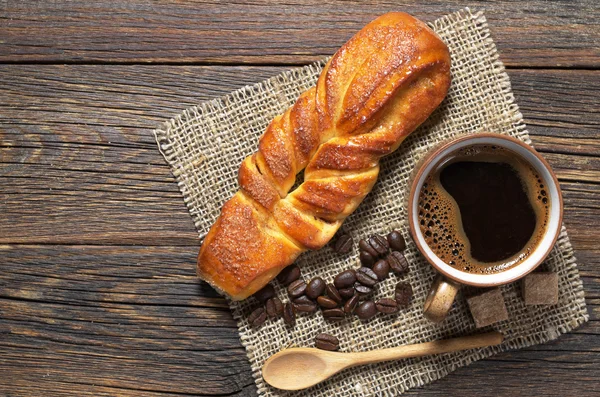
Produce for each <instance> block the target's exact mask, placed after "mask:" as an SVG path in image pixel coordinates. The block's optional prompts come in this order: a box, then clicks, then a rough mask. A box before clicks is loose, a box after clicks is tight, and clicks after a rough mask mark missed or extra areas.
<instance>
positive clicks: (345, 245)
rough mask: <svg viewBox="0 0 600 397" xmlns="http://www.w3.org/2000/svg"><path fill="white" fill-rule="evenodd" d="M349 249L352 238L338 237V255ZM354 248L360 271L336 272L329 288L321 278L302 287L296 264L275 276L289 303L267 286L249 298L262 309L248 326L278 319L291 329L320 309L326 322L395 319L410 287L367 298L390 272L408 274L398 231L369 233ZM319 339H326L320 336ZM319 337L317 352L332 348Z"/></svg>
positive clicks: (407, 300) (406, 301)
mask: <svg viewBox="0 0 600 397" xmlns="http://www.w3.org/2000/svg"><path fill="white" fill-rule="evenodd" d="M352 244H353V242H352V237H350V236H349V235H348V234H347V233H344V232H342V233H341V234H340V236H339V237H338V238H337V239H336V241H335V242H334V244H333V249H334V250H335V251H336V252H338V253H340V254H347V253H348V252H350V251H351V250H352ZM359 248H360V253H359V257H360V261H361V264H362V267H360V268H359V269H348V270H344V271H342V272H340V273H339V274H337V275H336V276H335V277H334V279H333V283H329V284H328V283H326V282H325V280H323V279H322V278H321V277H315V278H313V279H312V280H309V281H308V282H307V281H306V280H305V279H304V278H303V277H302V273H301V271H300V268H299V267H298V266H297V265H290V266H288V267H286V268H285V269H284V270H283V271H281V272H280V273H279V275H278V276H277V281H279V283H280V284H281V285H283V286H285V287H286V288H287V293H288V296H289V302H286V303H283V302H281V300H280V299H279V298H277V296H276V294H275V289H274V288H273V286H272V285H270V284H268V285H267V286H265V287H264V288H263V289H261V290H260V291H258V292H256V293H255V294H254V297H255V298H256V299H257V300H258V301H259V302H260V303H261V304H262V305H263V306H260V307H258V308H257V309H255V310H254V311H253V312H252V313H251V314H250V316H249V317H248V321H249V323H250V325H251V326H253V327H259V326H261V325H262V324H264V322H265V321H266V320H267V317H268V318H271V319H277V318H279V317H281V316H283V319H284V322H285V323H286V325H288V326H290V327H293V326H294V324H295V323H296V314H297V313H298V312H304V313H309V314H311V313H315V312H316V311H317V310H318V309H319V308H320V309H321V312H322V314H323V317H324V318H325V319H326V320H328V321H331V322H338V321H341V320H343V319H344V318H345V317H346V316H347V315H351V314H354V315H356V316H357V317H358V318H359V319H361V320H363V321H367V320H370V319H371V318H373V317H375V315H377V313H382V314H384V315H386V314H394V313H397V312H398V311H399V310H400V309H402V308H406V307H408V306H409V304H410V302H411V299H412V287H411V286H410V284H409V283H407V282H400V283H398V285H397V286H396V289H395V293H394V296H392V297H390V298H382V299H379V300H376V301H375V300H374V299H373V298H372V297H371V295H372V293H373V291H374V290H375V288H376V285H377V284H378V283H379V282H381V281H383V280H385V279H387V278H388V277H389V274H390V272H393V273H394V274H396V275H397V276H399V277H403V276H404V275H406V273H407V272H408V270H409V266H408V261H407V260H406V257H405V256H404V254H402V252H401V251H403V250H404V249H405V248H406V242H405V241H404V238H403V237H402V234H400V232H398V231H397V230H394V231H392V232H391V233H389V234H388V235H387V236H386V237H383V236H381V235H379V234H373V235H372V236H370V237H368V238H366V239H362V240H360V242H359ZM322 335H326V334H321V335H319V337H321V336H322ZM329 336H330V335H329ZM323 338H324V337H323ZM323 338H321V341H320V342H319V343H317V347H318V346H319V344H320V345H322V346H325V345H327V346H331V345H332V344H331V339H330V340H325V339H323ZM332 338H334V337H332ZM334 339H335V338H334ZM336 341H337V339H336ZM336 346H337V345H336ZM336 349H337V347H336ZM328 350H330V349H328Z"/></svg>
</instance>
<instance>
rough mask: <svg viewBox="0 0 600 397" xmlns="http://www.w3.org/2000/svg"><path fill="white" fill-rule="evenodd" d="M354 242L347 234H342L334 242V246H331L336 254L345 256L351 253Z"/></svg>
mask: <svg viewBox="0 0 600 397" xmlns="http://www.w3.org/2000/svg"><path fill="white" fill-rule="evenodd" d="M353 244H354V241H352V236H350V235H349V234H342V235H341V236H340V237H338V239H337V240H336V241H335V245H334V246H333V250H334V251H335V252H337V253H338V254H347V253H349V252H350V251H352V245H353Z"/></svg>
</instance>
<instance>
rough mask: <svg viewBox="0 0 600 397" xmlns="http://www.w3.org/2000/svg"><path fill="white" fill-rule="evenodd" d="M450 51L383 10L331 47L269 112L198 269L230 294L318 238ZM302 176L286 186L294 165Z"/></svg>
mask: <svg viewBox="0 0 600 397" xmlns="http://www.w3.org/2000/svg"><path fill="white" fill-rule="evenodd" d="M449 86H450V55H449V52H448V48H447V47H446V45H445V44H444V42H442V40H441V39H440V38H439V37H438V36H437V35H436V34H435V33H434V32H433V31H432V30H431V29H429V28H428V27H427V26H426V25H425V24H424V23H423V22H421V21H419V20H417V19H416V18H414V17H412V16H410V15H408V14H405V13H398V12H392V13H388V14H385V15H382V16H380V17H379V18H377V19H375V20H374V21H373V22H371V23H369V24H368V25H367V26H365V27H364V28H363V29H362V30H360V31H359V32H358V33H357V34H356V35H355V36H354V37H352V38H351V39H350V40H349V41H348V42H347V43H346V44H344V46H342V48H340V49H339V50H338V51H337V52H336V53H335V55H334V56H333V57H332V58H331V60H330V61H329V62H328V63H327V65H326V66H325V68H324V69H323V71H322V73H321V75H320V77H319V80H318V82H317V86H316V87H313V88H311V89H309V90H308V91H306V92H305V93H303V94H302V95H300V97H299V98H298V100H297V101H296V103H295V104H294V105H293V106H292V107H290V108H289V109H287V110H286V111H285V113H283V114H282V115H280V116H277V117H275V119H274V120H273V121H272V122H271V124H270V125H269V126H268V128H267V130H266V131H265V133H264V135H263V136H262V137H261V138H260V141H259V144H258V151H257V152H256V153H254V154H252V155H251V156H248V157H247V158H246V159H245V160H244V161H243V163H242V165H241V167H240V170H239V184H240V188H241V189H240V190H239V191H238V192H237V193H236V194H235V195H234V196H233V197H232V198H231V199H230V200H229V201H227V202H226V203H225V205H224V206H223V209H222V212H221V215H220V216H219V218H218V219H217V221H216V222H215V224H214V225H213V226H212V228H211V229H210V231H209V232H208V234H207V235H206V238H205V239H204V243H203V244H202V247H201V249H200V254H199V256H198V275H199V276H200V277H201V278H202V279H203V280H205V281H207V282H208V283H210V284H211V285H212V286H213V287H215V288H216V289H217V290H219V291H220V292H222V293H226V294H227V295H229V296H230V297H231V298H232V299H234V300H241V299H244V298H246V297H248V296H250V295H252V294H253V293H254V292H256V291H258V290H259V289H260V288H262V287H263V286H264V285H266V284H267V283H268V282H269V281H271V280H272V279H273V278H274V277H275V276H276V275H277V274H278V273H279V272H280V271H281V270H282V269H283V268H284V267H286V266H288V265H289V264H291V263H292V262H293V261H294V260H295V259H296V258H297V257H298V255H300V254H301V253H302V252H304V251H306V250H309V249H311V250H315V249H319V248H321V247H323V246H324V245H325V244H327V242H329V240H330V239H331V238H332V237H333V235H334V234H335V232H336V231H337V230H338V229H339V227H340V226H341V225H342V222H343V221H344V219H346V217H347V216H348V215H350V214H351V213H352V212H353V211H354V210H355V209H356V207H358V205H359V204H360V203H361V202H362V200H363V199H364V198H365V196H366V195H367V194H368V193H369V192H370V191H371V189H372V188H373V185H374V183H375V181H376V180H377V175H378V174H379V159H380V158H381V157H382V156H385V155H387V154H390V153H391V152H393V151H394V150H396V148H397V147H398V146H399V145H400V143H401V142H402V141H403V140H404V138H405V137H406V136H407V135H408V134H410V133H411V132H412V131H413V130H414V129H415V128H417V126H418V125H419V124H421V123H422V122H423V121H424V120H425V119H426V118H427V117H428V116H429V115H430V114H431V112H432V111H433V110H434V109H435V108H436V107H437V106H438V105H439V104H440V102H442V100H443V99H444V97H445V96H446V92H447V91H448V87H449ZM302 170H304V182H303V183H302V184H301V185H300V186H299V187H298V188H296V189H294V190H293V191H292V192H290V189H291V188H292V186H293V185H294V183H295V181H296V175H297V174H298V173H300V172H301V171H302Z"/></svg>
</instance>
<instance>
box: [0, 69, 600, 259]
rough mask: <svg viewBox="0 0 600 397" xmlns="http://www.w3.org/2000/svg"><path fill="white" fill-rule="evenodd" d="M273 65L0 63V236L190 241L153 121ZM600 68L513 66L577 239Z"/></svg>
mask: <svg viewBox="0 0 600 397" xmlns="http://www.w3.org/2000/svg"><path fill="white" fill-rule="evenodd" d="M281 70H282V68H273V67H172V66H80V65H77V66H73V65H71V66H43V67H40V66H6V65H4V66H0V83H1V84H2V85H3V87H4V93H5V95H4V96H3V98H2V100H1V101H0V153H1V160H0V167H1V168H0V169H1V171H2V172H1V173H0V177H1V178H2V190H1V191H0V194H1V195H2V198H3V201H2V206H3V210H4V214H5V216H3V217H0V230H2V231H3V233H2V235H0V243H36V242H43V243H60V244H70V243H71V244H72V243H78V244H152V245H157V244H158V245H160V244H164V245H197V244H198V241H197V237H196V234H195V232H194V230H193V225H192V222H191V219H190V218H189V216H188V215H187V211H186V209H185V206H184V205H183V203H182V200H181V198H180V194H179V192H178V190H177V187H176V185H175V184H174V183H173V179H172V177H171V175H170V173H169V170H168V168H167V167H166V165H165V163H164V161H163V159H162V157H161V156H160V154H159V153H158V151H157V150H156V146H155V143H154V140H153V136H152V134H151V128H153V127H155V126H157V125H158V124H159V122H160V121H162V120H164V117H165V116H166V115H168V114H171V115H173V114H175V113H177V112H179V111H180V110H181V109H182V108H184V107H187V106H191V105H192V104H193V103H197V102H199V101H201V100H205V99H208V98H211V97H214V96H217V95H222V94H224V93H226V92H229V91H231V90H232V89H234V88H237V87H239V86H241V85H243V84H245V83H252V82H256V81H259V80H261V79H264V78H266V77H268V76H271V75H273V74H276V73H277V72H279V71H281ZM599 73H600V72H596V71H581V72H573V71H554V70H552V71H548V70H542V71H535V72H532V71H517V70H515V71H511V77H512V80H513V87H514V90H515V94H516V96H517V100H518V101H519V103H520V104H521V107H522V111H523V113H524V114H525V116H526V121H527V122H529V123H530V127H529V129H530V131H531V133H532V135H533V140H534V143H535V144H536V146H537V147H538V149H540V150H542V151H544V152H547V157H548V158H549V160H550V162H551V163H552V165H553V166H554V167H555V168H556V170H557V172H558V174H559V176H560V177H561V179H562V180H563V181H564V182H565V185H564V186H565V189H566V192H565V202H566V205H567V208H570V207H569V206H571V208H575V207H579V209H578V210H574V211H567V216H566V222H567V225H568V226H570V228H571V229H572V230H571V233H572V235H573V237H574V241H575V243H576V248H578V249H579V248H586V249H589V248H591V247H592V246H593V244H594V242H595V240H596V238H595V236H593V234H592V230H590V228H589V225H590V224H591V223H593V220H592V219H593V216H598V214H597V212H598V211H599V209H598V207H599V206H600V205H599V204H598V202H597V198H598V195H597V193H598V191H597V188H596V186H595V185H594V182H597V181H600V162H599V159H598V157H595V156H597V154H598V153H600V140H599V139H597V138H598V137H599V133H598V126H599V125H600V115H599V114H598V112H594V111H593V109H595V107H594V106H595V105H596V102H597V101H596V97H597V93H598V92H600V82H599V81H600V79H598V76H600V74H599ZM595 95H596V96H595ZM57 109H59V111H57ZM529 115H531V117H530V118H528V116H529ZM569 153H570V154H569ZM576 181H587V182H590V183H588V184H586V185H583V187H577V186H576V185H575V184H574V183H569V182H576ZM576 188H577V189H579V190H581V189H583V191H582V192H581V191H578V192H575V191H572V190H573V189H576ZM590 207H591V208H590ZM588 211H591V213H589V212H588Z"/></svg>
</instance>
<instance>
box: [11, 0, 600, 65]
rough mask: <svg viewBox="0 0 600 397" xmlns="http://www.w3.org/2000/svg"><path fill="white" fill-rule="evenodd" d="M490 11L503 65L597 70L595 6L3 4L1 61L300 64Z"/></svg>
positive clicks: (581, 2)
mask: <svg viewBox="0 0 600 397" xmlns="http://www.w3.org/2000/svg"><path fill="white" fill-rule="evenodd" d="M466 5H468V6H471V7H473V8H477V9H483V8H486V9H488V12H487V14H486V15H487V18H488V20H489V22H490V25H491V30H492V33H493V36H494V38H495V40H496V42H497V44H498V47H499V49H500V51H501V54H502V59H503V60H504V61H505V62H506V64H507V65H509V66H551V67H555V66H562V67H565V66H583V67H598V66H599V65H600V47H599V46H598V42H599V39H600V29H598V24H597V21H598V19H599V17H600V10H599V9H598V7H597V6H596V5H595V2H594V1H593V0H577V1H569V0H560V1H554V2H552V3H549V2H546V1H543V0H535V1H528V2H519V3H518V4H515V3H514V2H512V1H510V0H503V1H497V2H494V5H493V8H492V7H490V5H489V3H488V2H484V1H470V2H466V3H465V2H464V1H459V0H445V1H440V0H436V1H429V2H427V3H423V2H419V1H414V0H410V1H404V2H401V3H399V2H397V1H391V0H380V1H371V2H368V3H365V2H360V1H330V2H322V1H316V0H303V1H296V0H292V1H285V2H278V3H273V2H271V1H265V0H258V1H253V2H250V3H248V2H235V1H221V2H213V1H202V2H192V1H174V0H169V1H161V2H154V1H148V0H136V1H128V2H114V1H107V0H95V1H86V2H83V3H78V4H73V3H72V2H70V1H66V0H56V1H52V2H49V3H48V2H20V1H11V0H3V1H0V24H1V25H2V29H0V62H40V61H42V62H60V63H62V62H79V63H82V62H84V63H85V62H129V63H131V62H144V63H145V62H168V63H185V62H187V63H190V62H194V63H206V62H213V63H214V62H222V63H228V64H229V63H235V62H246V63H248V62H252V63H262V64H273V63H293V64H298V63H306V62H310V61H314V60H316V59H319V58H321V57H323V56H325V55H331V54H332V53H334V52H335V51H336V50H337V49H338V48H339V46H340V45H342V44H343V43H344V42H345V41H346V40H347V39H348V38H349V37H350V36H352V34H354V33H355V32H356V31H358V30H359V29H360V28H361V27H362V26H364V25H365V24H366V23H368V22H369V21H370V20H372V19H373V18H374V17H376V16H377V15H380V14H383V13H385V12H387V11H407V12H410V13H412V14H414V15H415V16H417V17H419V18H421V19H423V20H425V21H432V20H434V19H436V18H438V17H440V16H442V15H444V14H447V13H451V12H454V11H457V10H459V9H462V8H463V7H465V6H466Z"/></svg>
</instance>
